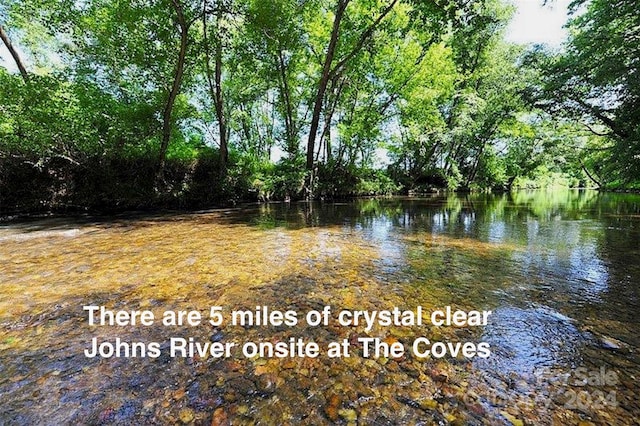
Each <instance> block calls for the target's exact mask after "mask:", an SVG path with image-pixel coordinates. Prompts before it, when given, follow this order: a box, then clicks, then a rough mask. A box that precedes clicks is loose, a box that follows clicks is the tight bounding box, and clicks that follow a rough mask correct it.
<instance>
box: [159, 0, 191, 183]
mask: <svg viewBox="0 0 640 426" xmlns="http://www.w3.org/2000/svg"><path fill="white" fill-rule="evenodd" d="M171 4H172V5H173V8H174V9H175V12H176V15H177V18H178V24H179V25H180V52H179V54H178V62H177V64H176V70H175V73H174V76H173V84H172V85H171V90H170V91H169V98H168V99H167V103H166V105H165V108H164V111H163V113H162V143H161V144H160V159H159V162H158V172H157V175H156V179H157V180H158V181H160V180H162V179H164V166H165V162H166V157H167V149H168V148H169V140H170V138H171V129H172V127H173V126H172V122H171V118H172V117H171V115H172V112H173V106H174V104H175V102H176V97H177V96H178V93H180V85H181V83H182V75H183V74H184V64H185V59H186V56H187V43H188V38H187V36H188V34H187V33H188V31H189V25H188V24H187V21H186V20H185V18H184V14H183V12H182V5H181V4H180V0H172V2H171Z"/></svg>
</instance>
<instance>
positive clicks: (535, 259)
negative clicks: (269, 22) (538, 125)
mask: <svg viewBox="0 0 640 426" xmlns="http://www.w3.org/2000/svg"><path fill="white" fill-rule="evenodd" d="M639 283H640V196H637V195H630V194H603V193H597V192H591V191H556V192H542V191H534V192H518V193H513V194H500V195H490V194H480V195H455V194H453V195H444V196H433V197H428V198H388V199H364V200H356V201H352V202H345V203H281V204H262V205H258V204H256V205H247V206H243V207H239V208H234V209H226V210H212V211H203V212H195V213H189V214H185V213H162V214H160V213H159V214H154V215H151V214H128V215H120V216H116V217H109V218H105V217H82V218H49V219H42V220H31V221H25V222H13V223H9V224H5V225H2V226H0V407H2V408H1V409H0V424H20V425H22V424H24V425H30V424H52V425H53V424H56V425H58V424H96V425H97V424H206V425H210V424H211V425H224V424H233V425H253V424H261V425H271V424H273V425H280V424H292V425H294V424H295V425H298V424H303V425H304V424H307V425H318V424H345V425H346V424H358V425H395V424H460V425H462V424H470V425H484V424H505V425H510V424H513V425H526V424H536V425H538V424H542V425H544V424H548V425H551V424H563V425H564V424H576V425H582V426H585V425H590V424H602V425H608V424H621V425H625V424H629V425H631V424H637V422H638V418H640V402H639V400H638V398H637V395H638V393H640V385H639V384H638V379H639V378H640V352H639V348H640V337H639V333H638V331H639V330H640V327H639V320H638V312H640V285H639ZM84 306H99V307H104V309H108V310H111V311H114V312H116V311H125V312H133V311H147V312H150V313H151V316H152V317H153V318H155V319H157V320H156V321H153V323H152V324H151V325H143V324H140V323H137V324H126V323H123V324H124V325H118V324H115V325H109V324H106V325H100V324H93V325H89V322H88V317H87V313H88V311H87V310H86V309H83V307H84ZM264 307H266V308H267V312H266V313H265V314H264V315H263V317H264V316H266V317H269V313H268V312H269V311H271V312H272V311H280V312H282V315H283V316H282V318H281V321H280V323H278V321H277V320H276V321H275V322H274V321H272V320H269V321H267V322H266V323H265V322H264V321H263V322H261V323H256V322H255V318H256V317H255V314H256V311H259V312H260V314H262V312H263V311H262V309H263V308H264ZM327 307H328V308H327ZM417 307H420V308H421V310H422V311H424V312H426V313H430V312H433V311H435V310H442V312H445V311H446V307H451V308H450V309H452V310H453V311H455V310H458V311H461V312H471V311H478V312H489V311H490V312H491V314H490V315H489V316H488V317H487V321H486V324H478V325H472V326H468V325H467V326H461V325H459V326H456V325H451V326H436V325H434V324H430V323H429V316H428V314H425V316H424V318H422V315H421V319H423V320H424V321H420V323H419V324H418V321H417V320H415V318H414V323H407V324H402V323H394V322H393V323H379V322H376V323H371V324H368V323H366V322H365V321H363V322H361V323H359V324H357V325H356V324H343V323H340V322H339V321H338V318H337V313H338V312H340V311H343V310H346V311H349V312H353V311H366V312H373V311H376V312H377V311H383V310H386V311H392V310H393V309H394V308H396V309H398V310H399V311H410V312H416V309H417ZM240 310H242V311H245V312H253V315H254V317H253V320H254V322H253V323H249V322H246V321H245V322H242V323H241V322H240V321H239V320H238V321H236V322H235V323H234V322H232V321H231V319H232V317H231V312H232V311H240ZM323 310H328V313H327V316H328V320H327V322H320V323H319V325H312V324H310V322H312V321H307V320H306V317H305V315H306V314H307V313H309V312H310V311H316V312H318V314H319V318H320V315H321V314H322V312H323ZM167 311H171V312H179V311H184V312H185V317H184V318H183V319H184V322H183V323H182V324H181V325H172V324H163V323H162V321H160V319H161V318H163V316H164V315H165V313H166V312H167ZM287 311H290V312H294V313H295V315H291V314H290V315H289V322H286V321H285V319H286V316H285V314H284V313H285V312H287ZM422 311H421V312H422ZM186 312H198V313H199V314H197V315H199V316H200V319H201V321H200V322H199V323H197V324H196V321H194V323H193V325H191V324H189V323H188V322H187V321H186V319H185V318H186ZM197 315H196V314H194V318H195V316H197ZM218 315H220V317H218ZM363 315H364V314H363ZM294 316H295V321H294V320H293V317H294ZM269 318H271V317H269ZM275 318H280V317H278V316H277V315H276V317H275ZM363 318H364V316H363ZM218 319H220V321H218ZM263 320H264V318H263ZM319 321H321V320H320V319H319ZM190 338H191V339H192V340H191V341H192V342H198V343H199V344H200V348H203V347H204V345H205V344H207V346H206V347H207V348H209V347H212V346H214V344H219V345H221V347H223V348H224V345H225V344H227V343H229V344H231V343H233V345H232V346H231V348H230V352H229V354H226V355H228V356H225V352H224V350H223V352H220V356H216V354H213V353H212V352H208V353H207V352H206V351H204V352H203V351H200V352H199V351H198V348H197V347H196V349H195V352H188V353H186V356H181V355H180V354H181V353H182V352H175V351H173V352H172V351H171V344H172V343H171V342H172V339H182V341H184V344H185V345H186V344H187V343H188V342H189V339H190ZM420 338H423V339H428V340H429V341H430V342H431V343H433V342H445V343H447V342H453V343H456V342H465V343H466V342H469V343H472V344H474V345H478V344H480V343H484V344H486V345H487V347H489V348H490V355H489V356H479V355H480V353H479V352H477V353H476V356H465V355H464V354H462V353H461V352H458V353H457V354H456V355H452V354H450V353H448V354H446V355H444V356H442V357H434V356H417V354H416V353H415V351H413V350H411V349H412V347H413V346H412V345H413V344H414V342H415V341H416V339H420ZM93 339H95V341H96V342H108V343H113V342H115V339H120V341H121V342H129V343H130V342H139V343H141V345H145V349H146V350H148V345H149V343H150V342H154V343H157V346H158V348H157V351H153V353H152V355H155V356H150V352H146V353H145V354H144V355H145V356H141V353H140V352H138V353H137V355H138V356H136V357H132V356H120V357H117V356H109V357H106V356H99V355H98V356H93V357H91V356H88V355H87V353H86V352H85V351H87V350H88V349H90V348H91V344H92V341H93ZM291 339H293V341H294V342H295V341H297V340H298V339H300V340H302V341H304V342H305V343H308V342H313V343H315V344H316V345H317V346H318V347H320V348H326V347H327V346H328V345H329V344H330V343H331V342H338V343H339V344H341V345H344V346H343V347H342V349H341V350H343V351H346V352H343V353H341V354H340V356H338V355H336V356H333V357H330V356H328V355H327V353H326V352H323V351H322V350H321V353H320V355H318V356H315V357H312V356H299V354H298V355H296V356H282V357H279V356H275V355H274V354H273V353H271V356H268V354H265V353H262V354H260V355H262V356H260V355H255V354H252V353H243V352H242V348H243V345H244V344H245V343H247V342H253V343H260V342H266V343H265V346H268V345H267V344H269V345H272V346H273V347H275V345H276V344H277V343H278V342H285V343H286V342H290V341H292V340H291ZM368 339H377V340H375V341H376V342H382V343H384V344H385V345H387V346H388V347H391V346H393V347H396V348H404V349H405V350H404V351H403V352H402V354H400V352H395V353H385V354H372V353H371V351H368V352H367V351H366V349H367V348H365V346H366V345H367V344H368V343H367V342H370V341H373V340H368ZM182 341H180V340H176V342H178V343H180V344H182ZM422 342H423V343H424V341H422ZM443 346H445V347H446V344H444V345H443ZM105 348H106V346H105ZM185 348H187V346H185ZM345 348H346V349H345ZM426 348H427V346H424V347H422V349H426ZM105 350H106V349H105ZM89 353H91V351H89ZM105 353H106V352H105ZM347 353H348V356H347V355H346V354H347ZM469 353H470V352H469ZM121 355H122V354H121ZM129 355H131V353H129ZM171 355H173V356H171ZM176 355H177V356H176ZM376 355H377V356H376ZM385 355H386V356H385ZM467 355H468V354H467Z"/></svg>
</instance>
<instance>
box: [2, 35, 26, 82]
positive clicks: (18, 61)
mask: <svg viewBox="0 0 640 426" xmlns="http://www.w3.org/2000/svg"><path fill="white" fill-rule="evenodd" d="M0 39H2V42H3V43H4V45H5V46H7V50H8V51H9V53H10V54H11V57H13V60H14V61H15V62H16V65H17V66H18V70H19V71H20V75H21V76H22V79H23V80H24V82H25V83H28V82H29V74H28V73H27V69H26V68H25V66H24V64H23V63H22V59H20V55H19V54H18V51H17V50H16V49H15V48H14V47H13V44H11V40H10V39H9V35H8V34H7V33H6V32H5V31H4V28H2V25H0Z"/></svg>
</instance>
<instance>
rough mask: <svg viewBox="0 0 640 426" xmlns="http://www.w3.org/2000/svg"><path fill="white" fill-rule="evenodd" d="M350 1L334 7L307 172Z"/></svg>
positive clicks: (308, 167)
mask: <svg viewBox="0 0 640 426" xmlns="http://www.w3.org/2000/svg"><path fill="white" fill-rule="evenodd" d="M349 1H350V0H338V2H337V5H336V14H335V17H334V18H333V28H332V29H331V39H330V40H329V46H328V47H327V53H326V55H325V58H324V65H323V67H322V75H321V76H320V81H319V82H318V90H317V92H316V96H315V103H314V105H313V114H312V116H311V126H310V128H309V139H308V142H307V170H309V171H311V170H313V155H314V153H315V144H316V134H317V133H318V126H319V125H320V114H321V113H322V104H323V102H324V95H325V92H326V91H327V84H328V83H329V78H330V77H331V63H332V62H333V57H334V55H335V53H336V47H337V46H338V37H339V35H340V22H341V21H342V18H343V16H344V11H345V9H346V8H347V5H348V4H349Z"/></svg>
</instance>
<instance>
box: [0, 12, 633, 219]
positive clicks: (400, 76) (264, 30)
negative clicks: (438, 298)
mask: <svg viewBox="0 0 640 426" xmlns="http://www.w3.org/2000/svg"><path fill="white" fill-rule="evenodd" d="M540 1H541V2H542V0H540ZM548 3H553V1H552V0H550V1H548ZM514 11H515V7H514V5H513V4H509V3H507V2H506V1H503V0H269V1H265V0H131V1H121V0H100V1H98V0H30V1H28V2H24V1H21V0H2V2H0V38H1V39H2V44H3V45H4V47H5V48H6V51H7V52H9V54H8V55H6V57H4V58H3V59H4V66H0V212H2V213H13V212H37V211H84V210H87V209H93V210H98V211H113V210H124V209H145V208H158V207H167V208H199V207H206V206H214V205H229V204H234V203H236V202H239V201H250V200H253V201H256V200H260V201H269V200H298V199H336V198H344V197H353V196H373V195H385V194H402V193H405V194H406V193H426V192H432V191H438V190H452V191H455V190H457V191H508V190H512V189H517V188H544V187H549V186H564V187H594V188H598V189H601V190H634V189H638V188H640V76H639V67H640V14H638V12H637V3H636V1H635V0H620V1H617V2H611V1H608V0H575V1H574V2H573V3H572V4H571V6H570V18H569V22H568V24H567V27H568V33H569V38H568V39H567V40H566V41H565V43H564V44H563V45H562V46H561V48H558V49H553V48H549V47H545V46H541V45H519V44H514V43H511V42H509V41H507V39H506V38H505V30H506V28H507V25H508V24H509V22H510V19H511V18H512V16H513V14H514ZM9 65H10V66H9Z"/></svg>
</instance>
